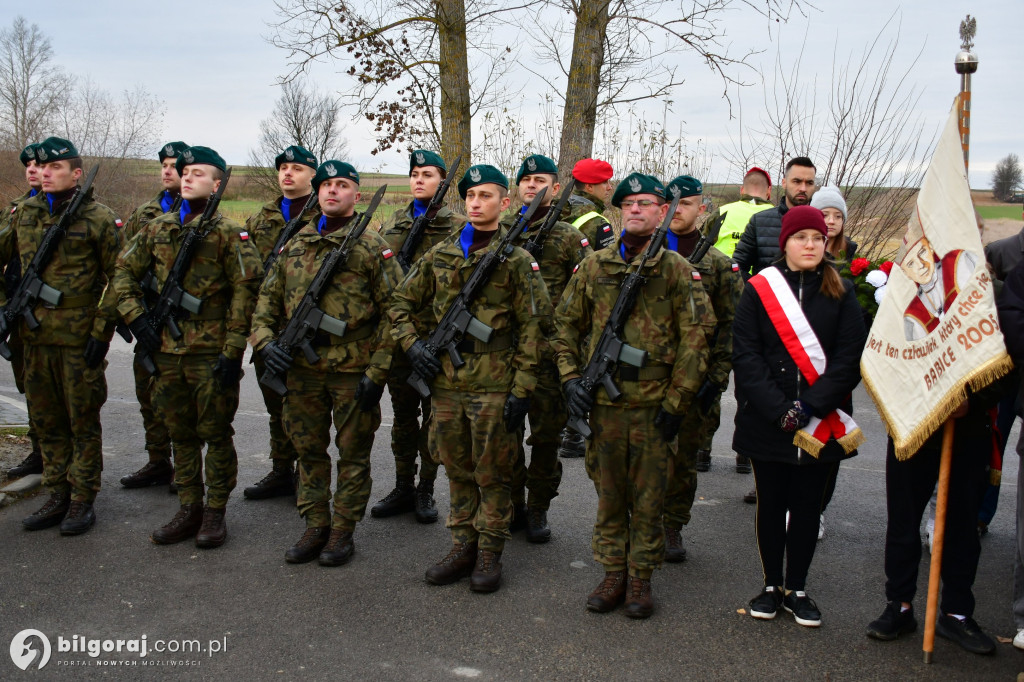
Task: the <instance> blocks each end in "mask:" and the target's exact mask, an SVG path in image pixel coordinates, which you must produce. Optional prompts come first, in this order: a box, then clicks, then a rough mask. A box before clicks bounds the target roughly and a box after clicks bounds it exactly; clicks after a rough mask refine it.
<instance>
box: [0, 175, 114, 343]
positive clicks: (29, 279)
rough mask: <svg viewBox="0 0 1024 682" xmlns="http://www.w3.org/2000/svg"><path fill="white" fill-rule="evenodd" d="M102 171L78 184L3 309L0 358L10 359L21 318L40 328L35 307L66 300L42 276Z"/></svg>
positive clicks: (0, 331)
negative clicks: (15, 326) (9, 344)
mask: <svg viewBox="0 0 1024 682" xmlns="http://www.w3.org/2000/svg"><path fill="white" fill-rule="evenodd" d="M99 168H100V167H99V164H97V165H95V166H93V167H92V170H90V171H89V175H87V176H86V178H85V182H83V183H82V184H81V185H79V186H78V187H77V188H76V189H75V193H74V194H73V195H71V201H69V202H68V205H67V208H65V209H64V212H63V213H61V215H60V218H58V219H57V222H55V223H54V224H53V225H51V226H50V227H48V228H47V229H46V232H45V233H43V240H42V241H41V242H40V243H39V248H38V249H36V253H35V255H34V256H32V260H31V261H30V262H29V264H28V267H27V268H25V272H23V273H22V275H21V281H20V282H18V287H17V288H16V289H15V290H14V294H12V295H11V299H10V300H9V301H8V302H7V306H6V307H4V308H3V309H2V310H0V315H2V316H3V319H2V320H0V357H2V358H3V359H4V360H10V359H11V350H10V348H8V347H7V338H8V337H9V336H10V333H11V326H12V325H13V324H14V323H15V320H16V319H17V318H19V317H20V318H22V319H24V320H25V325H26V326H27V327H28V328H29V329H38V328H39V320H37V319H36V316H35V315H34V314H33V312H32V311H33V310H35V307H36V305H38V304H39V302H40V301H42V302H43V303H48V304H50V305H51V306H58V305H60V302H61V299H63V298H64V292H62V291H59V290H57V289H54V288H53V287H51V286H50V285H48V284H47V283H46V282H44V281H43V278H42V273H43V271H44V270H46V267H47V266H48V265H49V264H50V261H51V260H52V259H53V254H54V253H56V251H57V247H58V246H60V242H61V240H62V239H64V237H65V235H67V233H68V228H69V227H71V224H72V223H73V222H74V220H75V218H76V217H77V214H78V209H79V208H80V207H81V206H82V202H83V201H84V200H85V195H86V194H88V192H89V190H90V189H91V188H92V181H93V180H95V179H96V171H98V170H99Z"/></svg>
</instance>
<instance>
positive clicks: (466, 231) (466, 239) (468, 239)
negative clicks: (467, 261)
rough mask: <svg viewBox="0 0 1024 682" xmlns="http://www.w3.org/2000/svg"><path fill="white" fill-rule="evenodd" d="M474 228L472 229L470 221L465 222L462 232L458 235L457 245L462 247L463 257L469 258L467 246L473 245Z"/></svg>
mask: <svg viewBox="0 0 1024 682" xmlns="http://www.w3.org/2000/svg"><path fill="white" fill-rule="evenodd" d="M475 233H476V230H475V229H473V225H472V223H466V226H465V227H464V228H462V234H461V235H459V245H460V246H461V247H462V256H463V258H469V247H470V246H472V245H473V235H474V234H475Z"/></svg>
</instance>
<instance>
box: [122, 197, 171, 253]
mask: <svg viewBox="0 0 1024 682" xmlns="http://www.w3.org/2000/svg"><path fill="white" fill-rule="evenodd" d="M163 196H164V193H163V192H162V191H161V192H160V193H159V194H157V195H156V196H155V197H153V198H152V199H150V200H149V201H147V202H146V203H144V204H142V205H141V206H139V207H138V208H137V209H135V210H134V211H132V214H131V215H130V216H128V222H127V223H125V225H124V241H125V243H127V242H130V241H131V240H132V237H134V236H135V235H137V234H138V233H139V231H140V230H142V228H144V227H145V226H146V225H148V224H149V221H151V220H153V218H159V217H160V216H162V215H163V214H164V207H163V206H161V205H160V200H161V199H162V198H163Z"/></svg>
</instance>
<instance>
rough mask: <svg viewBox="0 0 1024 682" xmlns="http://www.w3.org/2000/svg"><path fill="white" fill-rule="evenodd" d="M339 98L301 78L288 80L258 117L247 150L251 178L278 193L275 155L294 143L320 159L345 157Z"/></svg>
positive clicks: (270, 191)
mask: <svg viewBox="0 0 1024 682" xmlns="http://www.w3.org/2000/svg"><path fill="white" fill-rule="evenodd" d="M341 106H342V105H341V102H340V100H339V98H337V97H332V96H330V95H328V94H326V93H324V92H323V91H321V90H319V89H318V88H316V87H314V86H312V85H310V84H309V83H307V82H306V81H304V80H292V81H288V82H286V83H284V84H282V86H281V96H280V97H278V99H277V102H275V104H274V110H273V111H272V112H271V113H270V116H269V117H267V118H265V119H263V120H262V121H260V138H259V143H258V144H257V146H256V148H255V149H252V150H250V151H249V163H250V165H252V166H253V172H252V174H251V175H250V178H251V179H252V180H253V181H254V182H255V183H256V184H257V185H258V186H260V187H261V188H263V189H265V190H267V191H268V192H269V193H272V194H273V193H277V191H278V185H277V173H275V172H274V159H275V157H277V155H278V154H280V153H281V151H282V150H283V149H285V148H286V147H289V146H291V145H293V144H297V145H301V146H303V147H305V148H306V149H308V150H309V151H311V152H313V154H314V155H315V156H316V158H317V159H318V160H319V161H321V162H323V161H326V160H327V159H338V160H342V161H343V160H345V158H346V157H347V156H348V153H349V151H348V143H347V142H346V141H345V139H344V138H343V136H342V130H341V120H340V116H341Z"/></svg>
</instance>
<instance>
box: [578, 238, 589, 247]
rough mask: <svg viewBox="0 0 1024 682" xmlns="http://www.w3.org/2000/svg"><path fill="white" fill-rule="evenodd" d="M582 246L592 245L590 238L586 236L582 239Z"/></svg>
mask: <svg viewBox="0 0 1024 682" xmlns="http://www.w3.org/2000/svg"><path fill="white" fill-rule="evenodd" d="M580 246H590V240H589V239H587V238H586V237H584V238H583V239H581V240H580Z"/></svg>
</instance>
